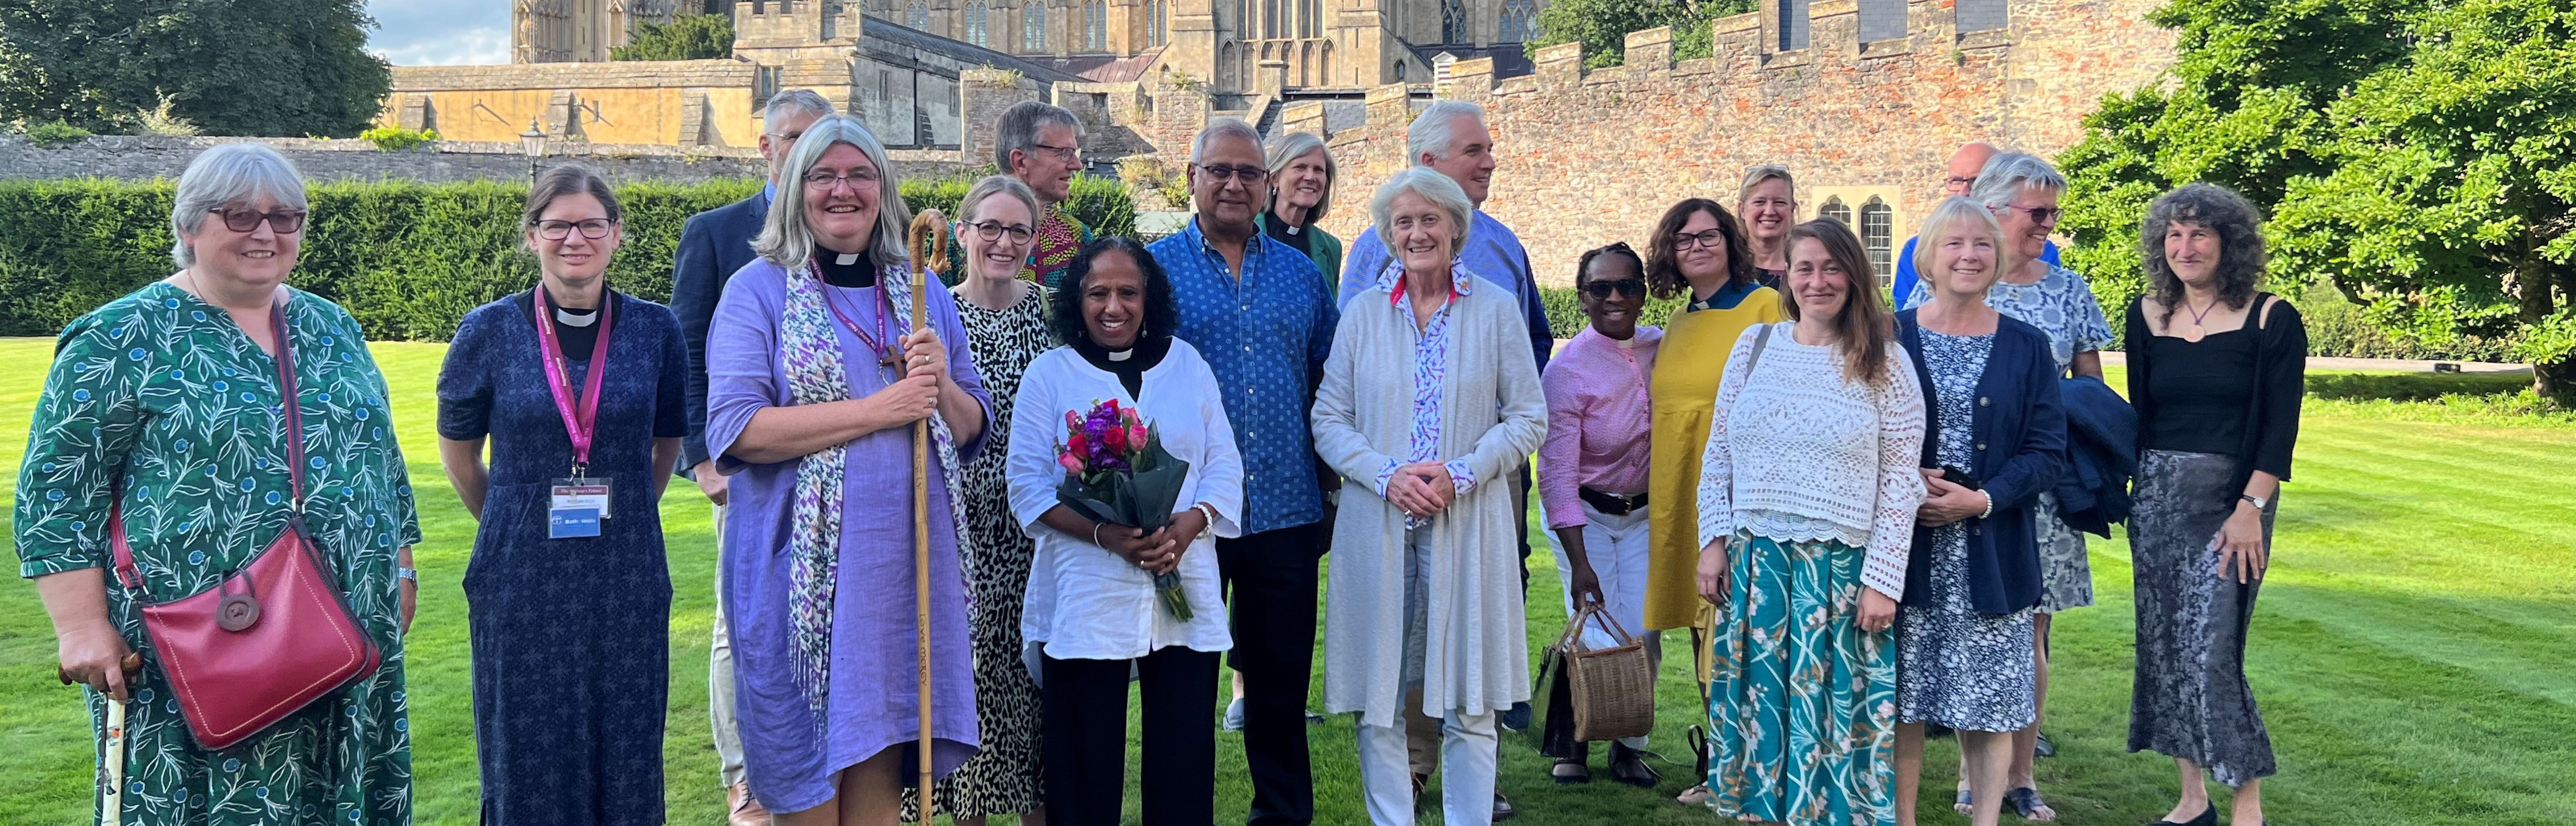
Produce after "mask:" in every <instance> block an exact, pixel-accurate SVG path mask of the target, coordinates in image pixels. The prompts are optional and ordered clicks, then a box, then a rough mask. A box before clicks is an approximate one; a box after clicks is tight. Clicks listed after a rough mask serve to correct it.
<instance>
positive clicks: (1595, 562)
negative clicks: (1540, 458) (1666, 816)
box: [1547, 502, 1664, 749]
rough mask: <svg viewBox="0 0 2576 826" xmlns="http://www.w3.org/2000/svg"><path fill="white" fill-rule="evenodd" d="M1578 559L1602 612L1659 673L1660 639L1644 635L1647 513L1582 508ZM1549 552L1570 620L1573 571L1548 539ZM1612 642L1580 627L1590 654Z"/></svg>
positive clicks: (1632, 741) (1593, 627)
mask: <svg viewBox="0 0 2576 826" xmlns="http://www.w3.org/2000/svg"><path fill="white" fill-rule="evenodd" d="M1583 519H1584V525H1583V556H1584V558H1585V559H1586V560H1588V561H1590V562H1591V563H1592V573H1593V575H1594V576H1598V577H1600V578H1601V599H1602V602H1603V603H1604V605H1603V607H1605V608H1608V609H1609V611H1610V618H1611V619H1614V620H1618V621H1619V626H1620V627H1621V628H1625V629H1627V631H1628V633H1629V634H1630V635H1633V636H1635V637H1636V638H1637V639H1638V640H1640V641H1642V642H1644V643H1645V644H1646V659H1647V662H1648V663H1650V664H1652V665H1653V667H1654V668H1655V670H1656V671H1657V672H1658V673H1661V672H1662V670H1663V664H1664V645H1663V643H1664V635H1663V632H1660V631H1647V630H1645V627H1646V569H1647V566H1648V564H1649V562H1648V559H1649V555H1650V553H1651V549H1652V543H1651V542H1649V533H1648V530H1647V526H1646V511H1645V509H1643V508H1639V509H1637V510H1634V511H1630V512H1628V513H1627V514H1624V515H1621V516H1611V515H1608V514H1604V513H1602V512H1600V511H1598V510H1594V509H1593V507H1592V503H1590V502H1585V503H1583ZM1547 544H1548V548H1549V549H1550V550H1553V551H1554V552H1555V553H1556V579H1557V582H1558V583H1559V584H1560V585H1562V586H1563V587H1561V588H1559V589H1558V590H1557V593H1558V594H1559V595H1560V596H1562V597H1564V599H1565V616H1566V617H1567V618H1572V617H1573V616H1574V565H1573V563H1571V562H1568V561H1567V560H1566V558H1565V548H1564V546H1563V543H1561V542H1560V541H1558V540H1557V539H1556V537H1554V536H1553V535H1551V536H1549V537H1548V543H1547ZM1616 642H1617V640H1615V639H1613V638H1612V637H1611V636H1610V632H1608V631H1604V630H1602V628H1601V626H1600V625H1598V624H1594V623H1585V624H1584V626H1583V644H1584V645H1585V646H1586V647H1590V648H1601V647H1606V646H1609V645H1613V644H1615V643H1616ZM1619 743H1620V744H1621V745H1624V746H1627V747H1629V748H1632V749H1642V748H1645V747H1646V738H1644V737H1622V738H1619Z"/></svg>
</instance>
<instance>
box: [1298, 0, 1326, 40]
mask: <svg viewBox="0 0 2576 826" xmlns="http://www.w3.org/2000/svg"><path fill="white" fill-rule="evenodd" d="M1297 9H1298V13H1297V36H1298V37H1314V36H1315V29H1316V28H1317V27H1320V26H1322V25H1323V20H1324V4H1323V2H1322V0H1299V2H1298V4H1297Z"/></svg>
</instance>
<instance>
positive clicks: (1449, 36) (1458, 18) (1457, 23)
mask: <svg viewBox="0 0 2576 826" xmlns="http://www.w3.org/2000/svg"><path fill="white" fill-rule="evenodd" d="M1474 39H1475V35H1472V34H1469V33H1467V5H1466V4H1465V3H1462V2H1459V0H1440V42H1442V43H1466V42H1469V41H1472V40H1474Z"/></svg>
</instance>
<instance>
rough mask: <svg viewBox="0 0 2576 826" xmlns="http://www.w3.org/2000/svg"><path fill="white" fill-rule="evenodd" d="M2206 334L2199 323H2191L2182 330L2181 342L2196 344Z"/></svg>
mask: <svg viewBox="0 0 2576 826" xmlns="http://www.w3.org/2000/svg"><path fill="white" fill-rule="evenodd" d="M2208 334H2209V332H2208V331H2207V330H2204V329H2202V328H2201V326H2200V322H2197V321H2195V322H2192V324H2191V326H2189V327H2184V328H2182V340H2184V341H2190V342H2198V341H2200V339H2201V337H2202V336H2206V335H2208Z"/></svg>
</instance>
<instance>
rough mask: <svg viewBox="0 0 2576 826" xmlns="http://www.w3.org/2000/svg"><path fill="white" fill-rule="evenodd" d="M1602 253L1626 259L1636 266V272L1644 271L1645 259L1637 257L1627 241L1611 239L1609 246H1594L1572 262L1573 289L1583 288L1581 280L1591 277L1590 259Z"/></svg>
mask: <svg viewBox="0 0 2576 826" xmlns="http://www.w3.org/2000/svg"><path fill="white" fill-rule="evenodd" d="M1604 255H1616V256H1619V257H1621V258H1625V259H1628V263H1629V264H1632V265H1635V266H1636V268H1637V272H1638V274H1640V275H1642V274H1644V273H1645V272H1646V259H1643V258H1639V257H1637V251H1636V250H1635V249H1631V248H1629V246H1628V242H1626V241H1612V242H1610V245H1609V246H1606V247H1595V248H1593V249H1589V250H1585V251H1584V252H1583V258H1582V259H1581V260H1578V261H1576V262H1574V288H1575V289H1577V290H1580V289H1583V282H1585V281H1587V280H1590V279H1591V277H1592V259H1595V258H1599V257H1601V256H1604Z"/></svg>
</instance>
